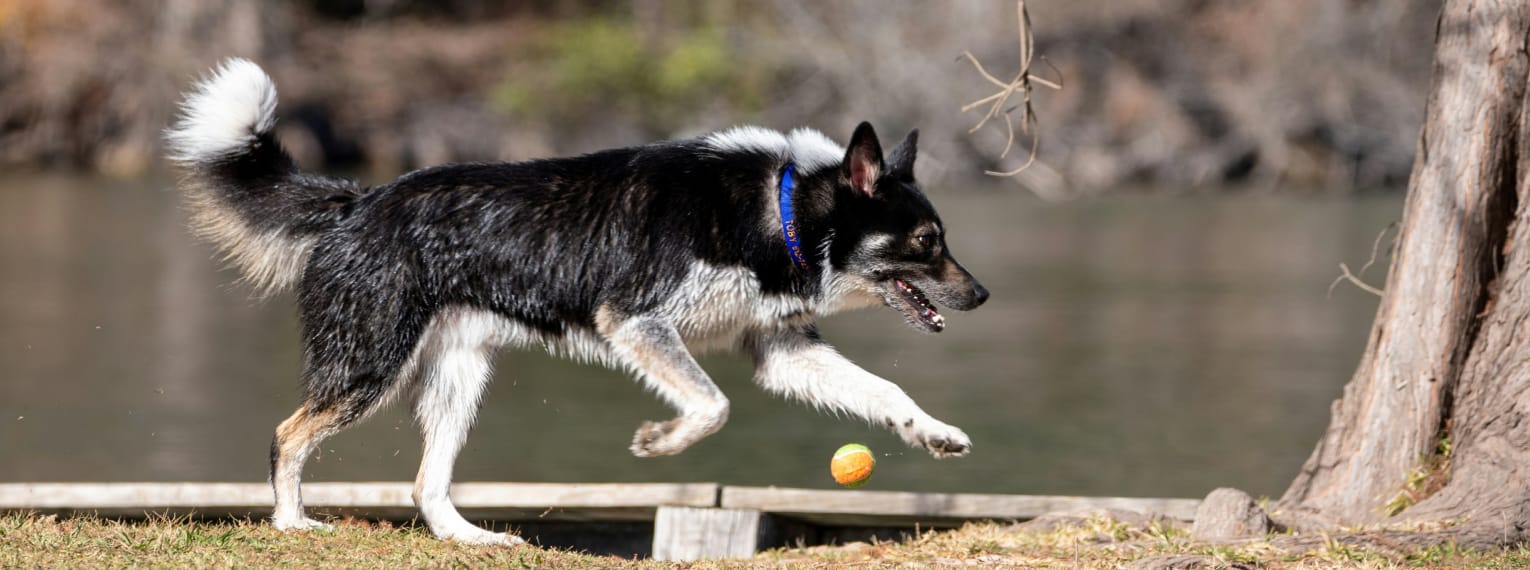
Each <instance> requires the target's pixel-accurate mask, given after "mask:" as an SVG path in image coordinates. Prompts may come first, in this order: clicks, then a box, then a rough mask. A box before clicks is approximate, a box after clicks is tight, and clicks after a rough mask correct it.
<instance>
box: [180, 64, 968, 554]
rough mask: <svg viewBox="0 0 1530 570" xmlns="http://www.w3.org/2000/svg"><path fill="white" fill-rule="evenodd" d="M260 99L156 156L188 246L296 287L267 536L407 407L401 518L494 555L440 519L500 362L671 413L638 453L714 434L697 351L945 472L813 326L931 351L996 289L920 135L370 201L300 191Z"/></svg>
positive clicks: (699, 150) (313, 179) (641, 436)
mask: <svg viewBox="0 0 1530 570" xmlns="http://www.w3.org/2000/svg"><path fill="white" fill-rule="evenodd" d="M275 111H276V90H275V87H274V86H273V85H272V83H271V79H270V78H269V77H267V76H266V74H265V73H264V72H263V71H261V69H260V67H258V66H256V65H255V64H253V63H251V62H249V61H246V60H242V59H231V60H228V61H226V62H224V63H223V64H222V65H221V66H220V67H219V68H217V69H216V70H215V71H214V72H213V73H212V75H211V76H210V77H208V78H207V79H205V80H203V81H202V82H201V83H199V84H198V85H197V86H196V88H195V90H194V91H193V92H191V93H190V94H189V95H188V96H187V97H186V99H185V101H184V103H183V106H182V116H181V117H180V118H179V120H178V122H177V123H176V125H175V126H174V127H172V128H171V129H170V130H169V131H167V133H166V138H167V141H168V145H169V148H170V151H171V156H172V158H173V160H174V161H175V162H176V163H177V165H179V166H180V167H181V168H182V170H183V173H184V176H183V178H182V180H181V183H180V188H181V189H182V190H183V191H184V193H185V195H186V196H187V199H188V201H189V203H190V204H191V207H192V212H193V219H194V223H195V226H196V230H197V231H198V232H199V233H200V234H201V235H202V236H204V237H206V238H207V239H209V240H210V241H211V242H212V243H213V244H214V245H216V246H217V248H218V249H219V250H220V251H221V252H222V253H224V254H226V255H227V257H228V259H229V260H230V261H231V262H232V263H233V264H234V265H236V266H238V267H239V268H240V269H241V270H242V271H243V274H244V276H245V278H246V279H247V280H248V281H250V282H251V283H253V284H254V285H255V286H256V287H257V288H259V289H261V290H262V291H268V292H269V291H274V290H279V289H282V288H285V287H290V286H293V285H296V286H297V287H298V303H299V308H300V311H301V313H302V320H303V343H304V347H305V357H306V363H305V367H304V372H303V382H304V385H305V388H306V398H305V399H304V401H303V403H302V405H301V406H300V407H299V408H298V410H297V411H296V412H295V413H293V414H292V416H291V417H289V418H287V420H286V421H283V422H282V423H281V425H279V426H278V427H277V428H276V438H275V440H274V441H273V442H272V445H271V483H272V486H273V487H274V488H275V492H276V508H275V514H274V522H275V525H276V527H277V528H281V529H304V528H313V527H319V526H322V524H321V523H318V522H316V521H314V520H312V519H309V518H306V517H305V516H304V514H303V505H302V499H301V497H300V494H299V480H300V479H301V476H302V470H303V463H304V462H305V461H306V460H307V459H308V456H309V454H310V453H312V452H313V450H314V449H315V448H317V447H318V445H319V442H320V441H321V440H323V439H324V438H326V437H329V436H331V435H333V434H335V433H336V432H338V431H340V430H341V429H344V428H345V427H346V426H349V425H351V424H353V423H355V422H356V421H357V420H360V419H362V418H365V417H366V416H367V415H368V414H371V413H373V412H375V411H377V410H378V409H379V408H381V407H383V406H384V405H386V404H387V403H388V402H390V401H391V400H394V399H396V398H400V397H402V398H405V399H406V401H407V402H409V404H410V405H412V406H413V411H414V416H415V418H416V420H417V421H418V423H419V426H420V431H421V432H422V434H423V438H424V459H423V461H422V462H421V465H420V471H419V475H418V477H417V478H416V480H415V485H414V501H415V504H416V505H418V506H419V508H420V511H421V513H422V514H423V515H424V517H425V520H426V521H427V522H428V523H429V524H430V528H431V530H432V531H434V533H435V534H436V536H438V537H440V538H443V539H451V540H459V541H464V542H472V543H485V544H517V543H520V542H521V539H520V538H518V537H516V536H513V535H506V534H498V533H492V532H489V531H486V530H483V529H481V528H479V527H477V526H474V525H473V524H471V523H469V522H468V521H466V520H465V519H463V518H462V516H461V515H460V514H458V513H457V510H456V508H455V507H454V506H453V505H452V503H451V498H450V496H449V495H448V491H449V489H450V487H451V479H452V465H453V463H454V462H455V460H456V457H457V452H458V451H459V449H460V448H461V447H462V444H463V441H464V439H465V438H466V437H467V434H468V430H469V429H470V428H471V427H472V424H473V419H474V416H475V415H476V414H477V411H478V404H479V398H480V396H481V395H482V394H483V390H484V386H485V384H486V383H487V382H488V381H489V378H490V370H489V367H490V361H491V360H490V359H491V352H492V350H493V349H495V348H496V347H500V346H505V345H512V346H540V347H543V348H545V349H547V350H549V351H552V352H554V353H558V354H565V355H568V356H571V357H574V358H579V359H583V360H589V361H596V362H600V363H603V364H605V365H608V366H613V367H621V368H625V369H628V370H631V371H632V372H633V373H635V374H636V375H637V376H638V377H639V378H641V379H642V381H643V382H644V383H646V384H647V385H648V386H649V387H651V388H652V389H653V390H654V391H655V392H658V394H659V396H660V397H662V398H663V399H664V400H665V401H667V402H668V403H669V404H670V405H672V406H673V407H674V408H675V409H676V410H677V411H678V415H677V416H676V417H675V418H674V419H671V420H669V421H664V422H647V423H644V424H643V425H642V426H641V427H639V428H638V430H637V434H636V436H635V437H634V438H633V440H632V447H631V450H632V453H634V454H636V455H638V456H644V457H647V456H657V455H671V454H675V453H680V452H681V451H683V450H684V449H685V448H686V447H688V446H690V445H691V444H693V443H696V442H697V441H698V440H700V439H701V438H703V437H706V436H707V435H710V434H712V433H714V432H716V431H717V430H718V429H719V428H721V427H722V425H723V422H724V421H726V420H727V418H728V399H727V398H726V397H724V396H723V394H722V392H721V391H719V390H718V389H717V386H716V385H715V384H713V383H712V381H711V379H709V378H708V377H707V374H706V372H705V371H703V370H702V369H701V367H700V366H697V364H696V361H695V360H694V359H693V358H692V357H691V353H692V351H694V350H703V349H706V348H709V347H733V348H738V349H741V350H744V351H747V352H748V353H749V354H751V355H753V357H754V361H755V367H756V368H755V376H754V380H755V382H756V383H758V384H759V385H760V386H761V387H763V388H765V389H766V390H769V391H771V392H775V393H779V394H785V395H787V396H791V397H794V398H797V399H800V400H803V401H805V402H808V403H811V404H813V405H814V406H817V407H820V408H826V409H830V410H834V411H835V412H842V413H848V414H851V415H855V416H859V417H861V418H864V419H866V420H867V421H871V422H876V423H879V424H885V425H886V426H887V427H888V428H889V429H892V430H894V431H896V432H897V433H898V434H899V435H900V436H902V438H903V440H904V441H906V442H908V444H909V445H911V446H915V447H922V448H925V449H927V450H929V452H930V453H932V454H934V455H935V456H936V457H948V456H956V455H962V454H965V453H967V451H968V450H969V449H971V446H972V444H971V442H970V441H969V440H968V438H967V435H966V434H964V433H962V431H961V430H960V429H957V428H955V427H953V426H950V425H948V424H946V423H944V422H941V421H940V420H937V419H935V418H933V417H930V415H929V414H926V413H925V412H924V411H923V410H921V409H920V408H919V406H918V405H917V404H915V403H914V401H913V400H911V399H910V398H909V397H908V396H907V395H905V394H904V393H903V391H902V390H901V389H899V388H898V387H897V386H896V385H894V384H893V383H891V382H889V381H887V380H884V379H882V378H879V377H877V376H875V375H873V374H871V373H869V372H866V371H865V370H862V369H861V368H859V367H857V366H856V365H855V364H853V363H851V362H850V361H849V360H847V359H845V358H844V357H843V356H840V355H839V354H838V353H837V352H835V350H834V349H833V348H832V347H830V346H829V345H828V343H826V342H824V341H823V340H822V339H821V338H819V336H818V333H817V330H816V328H815V324H814V322H815V320H816V319H817V318H818V317H819V316H821V315H828V314H832V313H836V312H839V311H843V310H846V309H853V308H859V307H866V306H871V305H876V304H884V305H887V306H888V307H892V308H893V309H896V310H898V311H899V312H901V313H903V315H904V318H905V319H907V321H908V323H909V325H910V326H912V327H913V328H915V329H917V330H920V331H925V332H940V331H941V330H942V329H943V328H945V318H944V317H943V316H941V314H940V313H939V312H938V311H937V310H936V309H935V306H934V305H933V304H931V302H930V300H931V299H933V300H934V301H936V302H938V303H940V304H941V305H944V306H946V307H950V308H952V309H957V310H969V309H973V308H975V307H977V306H978V305H981V304H982V303H983V301H984V300H986V299H987V298H988V292H987V291H986V290H984V289H983V287H982V286H981V285H979V284H978V282H977V280H975V279H973V277H972V275H970V274H968V273H967V271H966V270H965V269H963V268H962V266H961V265H959V264H957V262H956V260H955V259H953V258H952V257H951V254H950V252H949V251H948V250H947V249H946V244H945V230H946V229H945V227H944V226H943V225H942V224H941V222H940V218H939V217H938V216H937V215H936V213H935V209H934V208H933V207H932V206H931V205H930V202H929V201H928V200H926V199H925V197H924V194H923V193H922V192H921V191H920V187H919V183H918V182H917V181H915V179H914V155H915V143H916V140H917V138H918V137H917V134H918V133H917V131H916V132H913V133H910V134H909V136H908V138H907V139H905V140H904V141H903V142H902V143H900V144H899V145H898V146H897V147H895V148H893V150H892V152H891V153H889V154H888V156H887V159H886V160H885V161H884V160H883V155H882V149H881V146H880V144H879V143H878V141H877V136H876V134H875V133H874V132H873V131H872V129H871V126H870V125H869V124H864V123H863V124H861V125H860V126H859V127H858V128H856V130H855V134H854V135H852V136H851V138H850V145H849V147H848V149H847V148H842V147H840V146H839V145H837V144H835V143H833V142H832V141H830V140H829V139H828V138H827V137H825V136H824V135H822V134H820V133H818V132H817V131H812V130H807V129H798V130H795V131H792V132H790V133H787V134H781V133H778V132H774V131H770V130H766V129H762V128H758V127H739V128H734V129H731V130H727V131H722V132H719V133H715V134H711V135H707V136H704V137H701V138H697V139H689V140H679V141H669V142H660V143H654V144H650V145H646V146H640V147H634V148H622V149H615V150H607V151H602V152H597V153H594V154H588V155H585V156H578V157H573V158H556V159H547V160H535V161H530V162H522V163H515V164H459V165H450V166H440V167H435V168H427V169H424V170H420V171H416V172H413V173H410V174H407V175H404V176H403V177H401V178H399V179H398V180H395V181H393V182H391V183H388V184H384V185H381V186H377V187H373V188H361V187H359V186H358V185H357V184H356V183H355V182H353V181H349V180H343V179H337V178H330V177H325V176H319V175H314V174H308V173H304V172H300V171H298V170H297V168H296V167H295V165H294V163H293V161H292V159H291V158H289V157H288V156H287V154H286V153H285V152H283V150H282V149H281V147H280V146H279V145H278V144H277V142H276V139H275V138H274V136H273V135H272V127H273V126H274V123H275V116H276V115H275Z"/></svg>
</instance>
